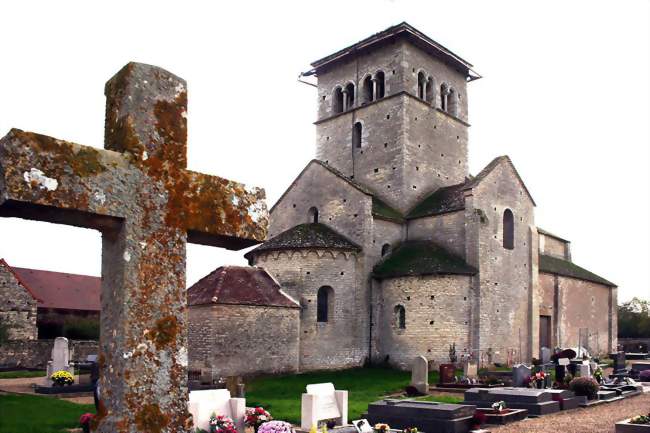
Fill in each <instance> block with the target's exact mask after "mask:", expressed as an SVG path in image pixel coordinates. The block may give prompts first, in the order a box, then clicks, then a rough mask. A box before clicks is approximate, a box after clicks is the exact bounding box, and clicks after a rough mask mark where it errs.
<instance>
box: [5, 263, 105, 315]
mask: <svg viewBox="0 0 650 433" xmlns="http://www.w3.org/2000/svg"><path fill="white" fill-rule="evenodd" d="M11 269H12V270H13V272H14V274H15V275H16V276H17V277H18V280H19V281H20V282H21V284H23V285H24V286H25V287H26V288H27V290H29V291H30V293H31V294H32V296H34V298H36V299H37V300H38V306H39V307H40V308H56V309H62V310H82V311H100V310H101V302H100V298H99V297H100V294H101V291H102V288H101V286H102V284H101V278H99V277H91V276H89V275H76V274H66V273H63V272H51V271H41V270H39V269H27V268H16V267H11Z"/></svg>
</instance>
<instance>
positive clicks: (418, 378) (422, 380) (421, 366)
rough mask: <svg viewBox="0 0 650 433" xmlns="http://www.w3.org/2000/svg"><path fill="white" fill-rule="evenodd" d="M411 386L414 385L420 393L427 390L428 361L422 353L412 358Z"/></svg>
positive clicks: (424, 392)
mask: <svg viewBox="0 0 650 433" xmlns="http://www.w3.org/2000/svg"><path fill="white" fill-rule="evenodd" d="M411 386H414V387H415V388H416V389H417V390H418V392H419V393H421V394H426V393H427V392H429V361H427V359H426V358H425V357H424V356H422V355H420V356H417V357H415V359H414V360H413V367H412V369H411Z"/></svg>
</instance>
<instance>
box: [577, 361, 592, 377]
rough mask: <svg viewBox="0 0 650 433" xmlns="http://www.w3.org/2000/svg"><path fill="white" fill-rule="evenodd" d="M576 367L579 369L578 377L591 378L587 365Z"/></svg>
mask: <svg viewBox="0 0 650 433" xmlns="http://www.w3.org/2000/svg"><path fill="white" fill-rule="evenodd" d="M578 367H579V368H580V370H579V371H580V377H591V368H590V367H589V363H587V364H580V365H578Z"/></svg>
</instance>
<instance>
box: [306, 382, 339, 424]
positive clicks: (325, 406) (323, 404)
mask: <svg viewBox="0 0 650 433" xmlns="http://www.w3.org/2000/svg"><path fill="white" fill-rule="evenodd" d="M329 419H334V420H335V421H336V425H345V424H347V422H348V392H347V391H337V390H335V389H334V384H333V383H318V384H311V385H307V393H305V394H303V395H302V400H301V414H300V426H301V428H302V429H303V430H307V431H309V430H310V429H311V428H312V427H313V426H316V427H318V423H319V422H320V421H324V420H329Z"/></svg>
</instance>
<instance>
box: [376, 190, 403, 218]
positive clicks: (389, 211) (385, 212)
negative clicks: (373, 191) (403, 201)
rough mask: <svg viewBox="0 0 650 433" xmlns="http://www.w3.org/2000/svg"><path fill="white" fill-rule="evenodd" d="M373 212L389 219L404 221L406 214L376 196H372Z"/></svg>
mask: <svg viewBox="0 0 650 433" xmlns="http://www.w3.org/2000/svg"><path fill="white" fill-rule="evenodd" d="M372 214H373V215H374V216H376V217H379V218H382V219H387V220H389V221H396V222H403V221H404V216H403V215H402V214H401V213H399V212H398V211H397V210H395V209H393V208H392V207H390V206H388V205H387V204H386V203H384V202H383V201H381V200H380V199H378V198H377V197H375V196H372Z"/></svg>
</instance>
